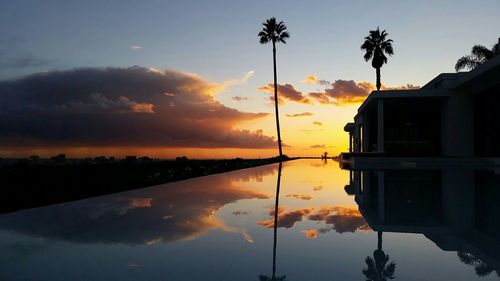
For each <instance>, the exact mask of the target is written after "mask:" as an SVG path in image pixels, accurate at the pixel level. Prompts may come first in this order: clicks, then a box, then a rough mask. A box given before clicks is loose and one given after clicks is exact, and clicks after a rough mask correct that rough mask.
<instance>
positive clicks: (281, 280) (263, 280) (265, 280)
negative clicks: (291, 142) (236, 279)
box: [259, 162, 286, 281]
mask: <svg viewBox="0 0 500 281" xmlns="http://www.w3.org/2000/svg"><path fill="white" fill-rule="evenodd" d="M282 167H283V164H282V163H281V162H279V166H278V181H277V183H276V201H275V203H274V226H273V230H274V240H273V275H272V276H271V277H269V276H266V275H259V281H285V280H286V275H283V276H281V277H280V276H278V277H276V246H277V244H278V206H279V198H280V184H281V169H282Z"/></svg>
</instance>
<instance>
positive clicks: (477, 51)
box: [455, 38, 500, 72]
mask: <svg viewBox="0 0 500 281" xmlns="http://www.w3.org/2000/svg"><path fill="white" fill-rule="evenodd" d="M470 53H471V54H470V55H467V56H463V57H461V58H459V59H458V60H457V63H456V64H455V70H456V71H457V72H458V71H459V70H462V69H474V68H476V67H477V66H479V65H481V64H483V63H485V62H486V61H487V60H489V59H491V58H493V57H494V56H497V55H499V54H500V38H498V42H497V43H496V44H495V45H493V48H491V50H490V49H488V48H486V47H485V46H483V45H474V47H472V50H471V52H470Z"/></svg>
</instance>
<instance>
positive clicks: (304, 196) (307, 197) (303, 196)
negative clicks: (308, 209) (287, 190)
mask: <svg viewBox="0 0 500 281" xmlns="http://www.w3.org/2000/svg"><path fill="white" fill-rule="evenodd" d="M285 197H291V198H295V199H301V200H311V199H312V198H313V197H312V195H309V194H287V195H285Z"/></svg>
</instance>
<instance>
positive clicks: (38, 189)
mask: <svg viewBox="0 0 500 281" xmlns="http://www.w3.org/2000/svg"><path fill="white" fill-rule="evenodd" d="M280 159H281V160H289V159H290V158H287V157H282V158H279V157H275V158H266V159H241V158H235V159H227V160H190V159H187V158H186V157H178V158H177V159H176V160H161V161H149V162H145V163H144V162H139V161H134V159H128V160H127V159H125V160H122V161H117V162H114V163H102V164H96V163H85V162H82V163H77V164H74V163H57V162H56V163H54V162H53V161H52V162H50V163H44V164H33V163H32V162H30V161H28V160H26V161H18V162H15V163H12V164H9V165H3V166H0V186H1V192H2V196H1V199H0V213H5V212H11V211H16V210H20V209H25V208H32V207H39V206H43V205H49V204H55V203H61V202H66V201H72V200H77V199H83V198H88V197H93V196H98V195H104V194H109V193H115V192H120V191H125V190H131V189H137V188H142V187H147V186H152V185H157V184H162V183H167V182H173V181H178V180H183V179H188V178H193V177H199V176H205V175H210V174H216V173H223V172H228V171H232V170H238V169H243V168H250V167H256V166H260V165H266V164H271V163H276V162H279V161H280Z"/></svg>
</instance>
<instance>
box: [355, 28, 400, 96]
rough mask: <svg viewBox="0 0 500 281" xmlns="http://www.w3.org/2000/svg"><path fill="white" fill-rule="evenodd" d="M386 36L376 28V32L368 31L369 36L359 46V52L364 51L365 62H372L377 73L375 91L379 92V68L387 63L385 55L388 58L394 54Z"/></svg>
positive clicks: (384, 32)
mask: <svg viewBox="0 0 500 281" xmlns="http://www.w3.org/2000/svg"><path fill="white" fill-rule="evenodd" d="M387 35H389V34H388V33H387V32H386V31H385V30H382V32H380V29H379V28H378V27H377V30H370V34H369V35H368V36H366V37H365V42H363V45H361V50H364V51H366V53H365V55H364V59H365V61H369V60H370V59H371V60H372V66H373V68H375V69H376V72H377V91H380V86H381V85H382V84H381V83H380V68H381V67H382V65H384V63H387V57H386V56H385V54H388V55H389V56H391V55H393V54H394V50H393V49H392V42H393V41H392V39H386V37H387Z"/></svg>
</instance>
